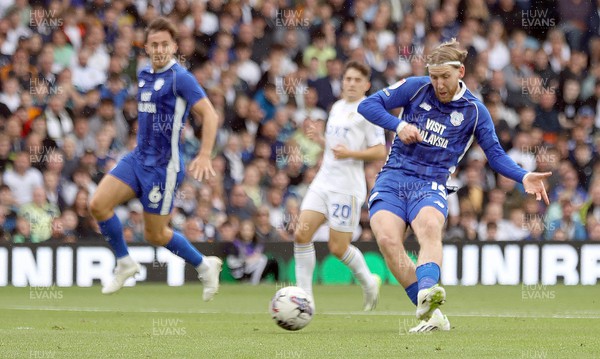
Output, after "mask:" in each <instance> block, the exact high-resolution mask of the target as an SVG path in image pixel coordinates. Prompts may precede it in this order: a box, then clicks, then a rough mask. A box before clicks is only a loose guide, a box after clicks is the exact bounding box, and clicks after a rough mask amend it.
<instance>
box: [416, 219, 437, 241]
mask: <svg viewBox="0 0 600 359" xmlns="http://www.w3.org/2000/svg"><path fill="white" fill-rule="evenodd" d="M442 227H443V224H440V222H439V221H438V220H437V219H436V218H424V219H423V220H422V221H420V222H419V223H418V225H417V226H415V232H416V233H417V234H419V233H420V234H421V236H420V237H422V238H424V239H429V238H437V237H439V236H441V234H442ZM417 237H419V236H418V235H417ZM419 240H420V239H419Z"/></svg>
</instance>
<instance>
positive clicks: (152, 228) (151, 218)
mask: <svg viewBox="0 0 600 359" xmlns="http://www.w3.org/2000/svg"><path fill="white" fill-rule="evenodd" d="M170 220H171V215H170V214H169V215H158V214H152V213H147V212H144V238H145V239H146V240H147V241H148V242H150V243H152V244H154V245H156V246H164V247H165V248H167V249H168V250H170V251H171V252H173V254H175V255H177V256H179V257H181V258H183V259H184V260H185V261H186V262H188V263H190V264H191V265H193V266H194V268H196V270H197V271H198V279H200V281H201V282H202V285H203V286H204V290H203V293H202V298H203V299H204V301H207V302H208V301H210V300H212V299H213V298H214V296H215V294H217V292H218V291H219V274H220V273H221V267H222V265H223V262H222V261H221V259H219V258H217V257H207V256H203V255H202V254H201V253H200V252H199V251H198V250H197V249H196V248H195V247H194V246H193V245H192V244H191V243H190V242H189V241H188V240H187V239H186V238H185V237H183V235H181V233H178V232H176V231H173V230H172V229H171V228H169V222H170Z"/></svg>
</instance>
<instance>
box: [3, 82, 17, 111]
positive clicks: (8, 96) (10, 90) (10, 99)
mask: <svg viewBox="0 0 600 359" xmlns="http://www.w3.org/2000/svg"><path fill="white" fill-rule="evenodd" d="M19 91H20V89H19V81H18V80H17V78H16V77H14V76H11V77H9V78H7V79H6V80H5V81H3V83H2V92H0V102H2V103H3V104H5V105H6V106H7V107H8V109H9V110H10V111H11V112H15V111H17V108H18V107H19V105H20V104H21V96H19Z"/></svg>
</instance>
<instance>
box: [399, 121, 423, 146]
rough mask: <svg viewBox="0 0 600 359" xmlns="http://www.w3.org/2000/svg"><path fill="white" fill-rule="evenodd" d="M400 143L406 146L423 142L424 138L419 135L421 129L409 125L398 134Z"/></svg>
mask: <svg viewBox="0 0 600 359" xmlns="http://www.w3.org/2000/svg"><path fill="white" fill-rule="evenodd" d="M398 137H400V141H402V143H404V144H405V145H410V144H411V143H415V142H421V141H423V136H421V134H420V133H419V129H418V128H417V127H416V126H415V125H411V124H408V125H406V126H405V127H404V128H403V129H402V130H401V131H400V132H398Z"/></svg>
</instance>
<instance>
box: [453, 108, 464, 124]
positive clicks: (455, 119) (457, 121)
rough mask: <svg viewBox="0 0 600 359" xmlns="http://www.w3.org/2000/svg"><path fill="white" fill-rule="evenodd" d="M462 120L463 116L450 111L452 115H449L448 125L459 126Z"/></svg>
mask: <svg viewBox="0 0 600 359" xmlns="http://www.w3.org/2000/svg"><path fill="white" fill-rule="evenodd" d="M464 119H465V118H464V116H463V114H462V113H460V112H458V111H452V113H451V114H450V123H451V124H453V125H454V126H460V124H461V123H462V122H463V120H464Z"/></svg>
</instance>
